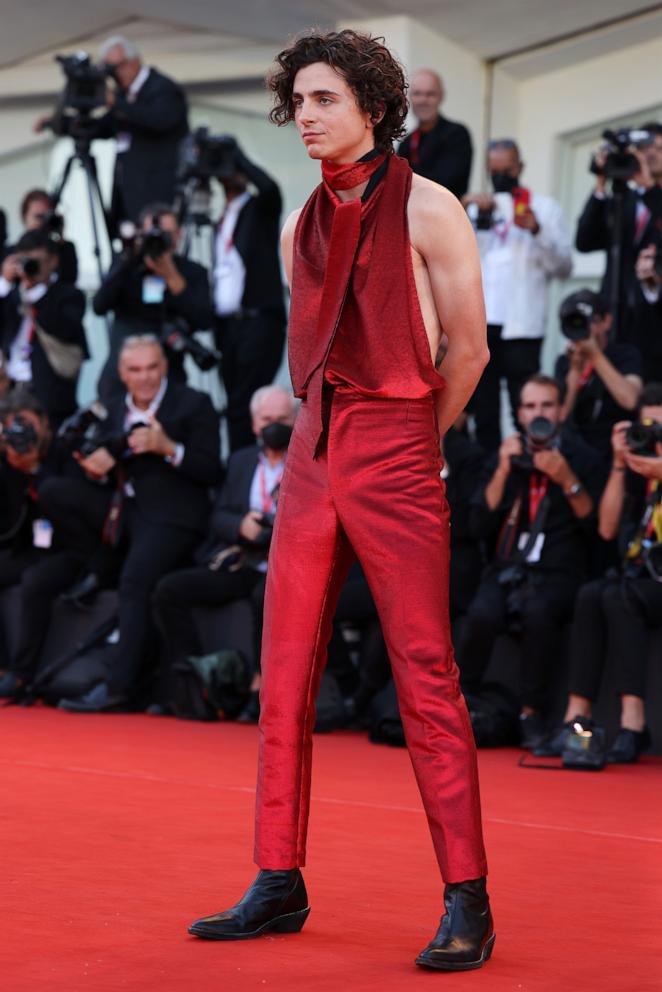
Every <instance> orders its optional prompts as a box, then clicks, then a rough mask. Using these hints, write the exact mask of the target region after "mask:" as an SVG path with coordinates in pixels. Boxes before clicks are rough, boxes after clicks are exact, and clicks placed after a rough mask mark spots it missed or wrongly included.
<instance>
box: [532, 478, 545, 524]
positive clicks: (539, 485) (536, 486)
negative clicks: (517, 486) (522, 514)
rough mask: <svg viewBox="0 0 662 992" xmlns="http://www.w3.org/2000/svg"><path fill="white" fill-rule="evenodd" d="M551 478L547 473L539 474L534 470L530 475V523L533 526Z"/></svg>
mask: <svg viewBox="0 0 662 992" xmlns="http://www.w3.org/2000/svg"><path fill="white" fill-rule="evenodd" d="M548 486H549V478H548V477H547V476H546V475H539V474H538V473H537V472H532V473H531V475H530V476H529V523H530V525H531V526H533V521H534V520H535V519H536V517H537V516H538V510H539V508H540V504H541V503H542V501H543V499H544V497H545V496H546V495H547V487H548Z"/></svg>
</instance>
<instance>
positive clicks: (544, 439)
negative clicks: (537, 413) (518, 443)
mask: <svg viewBox="0 0 662 992" xmlns="http://www.w3.org/2000/svg"><path fill="white" fill-rule="evenodd" d="M557 433H558V426H557V425H556V424H554V423H553V422H552V421H551V420H548V419H547V417H534V419H533V420H532V421H531V423H530V424H529V425H528V427H527V428H526V431H525V433H524V434H523V436H522V443H523V447H524V454H522V455H513V456H512V457H511V459H510V464H511V465H512V467H513V468H514V469H517V470H518V471H520V472H527V473H530V472H535V465H534V464H533V455H535V453H536V452H537V451H549V450H550V449H551V448H553V447H554V442H555V440H556V435H557Z"/></svg>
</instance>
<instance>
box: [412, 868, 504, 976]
mask: <svg viewBox="0 0 662 992" xmlns="http://www.w3.org/2000/svg"><path fill="white" fill-rule="evenodd" d="M444 905H445V907H446V912H445V914H444V916H443V917H442V919H441V925H440V927H439V929H438V930H437V933H436V935H435V936H434V938H433V939H432V941H431V942H430V943H429V944H428V946H427V947H426V948H425V950H424V951H421V953H420V954H419V956H418V957H417V958H416V964H418V965H420V966H421V967H422V968H434V969H436V970H437V971H471V970H472V969H473V968H480V967H481V966H482V965H483V964H485V962H486V961H487V960H488V959H489V957H490V955H491V953H492V948H493V947H494V940H495V936H496V935H495V933H494V925H493V923H492V913H491V911H490V900H489V897H488V895H487V888H486V885H485V877H484V876H483V878H475V879H472V880H471V881H469V882H456V883H454V884H452V885H447V886H446V888H445V889H444Z"/></svg>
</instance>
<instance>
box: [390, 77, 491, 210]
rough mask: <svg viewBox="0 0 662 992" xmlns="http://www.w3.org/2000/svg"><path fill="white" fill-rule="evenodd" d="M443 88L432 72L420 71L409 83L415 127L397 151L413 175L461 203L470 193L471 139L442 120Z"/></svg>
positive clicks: (459, 126) (458, 127)
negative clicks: (444, 189)
mask: <svg viewBox="0 0 662 992" xmlns="http://www.w3.org/2000/svg"><path fill="white" fill-rule="evenodd" d="M444 96H445V93H444V84H443V82H442V81H441V77H440V76H439V75H438V73H436V72H434V71H433V70H432V69H419V70H418V72H415V73H414V75H413V76H412V79H411V87H410V90H409V99H410V101H411V109H412V110H413V112H414V114H415V116H416V119H417V121H418V126H417V128H416V130H415V131H413V132H412V133H411V134H408V135H407V137H406V138H405V139H404V141H403V142H402V143H401V144H400V147H399V148H398V155H401V156H402V157H403V158H406V159H407V161H408V162H409V164H410V165H411V167H412V169H413V170H414V172H416V173H418V175H419V176H424V177H425V178H426V179H432V180H433V182H435V183H439V184H440V185H441V186H446V188H447V189H449V190H450V191H451V193H455V195H456V196H457V197H458V199H460V198H461V197H463V196H464V194H465V193H466V192H467V190H468V189H469V175H470V173H471V159H472V156H473V149H472V147H471V135H470V134H469V131H468V130H467V128H466V127H465V126H464V124H460V123H458V122H457V121H449V120H448V119H447V118H446V117H442V116H441V114H440V113H439V108H440V106H441V104H442V101H443V99H444Z"/></svg>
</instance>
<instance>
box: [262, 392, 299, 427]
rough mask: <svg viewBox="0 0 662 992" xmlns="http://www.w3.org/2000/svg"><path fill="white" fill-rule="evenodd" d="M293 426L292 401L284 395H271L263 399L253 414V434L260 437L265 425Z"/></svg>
mask: <svg viewBox="0 0 662 992" xmlns="http://www.w3.org/2000/svg"><path fill="white" fill-rule="evenodd" d="M276 423H277V424H288V425H289V426H290V427H292V426H293V425H294V409H293V407H292V400H291V399H290V397H289V396H287V394H286V393H272V394H271V395H270V396H265V398H264V399H263V400H262V402H261V403H260V405H259V407H258V408H257V412H256V413H255V414H253V433H254V434H255V436H256V437H259V436H260V433H261V431H263V430H264V428H265V427H266V426H267V424H276Z"/></svg>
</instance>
